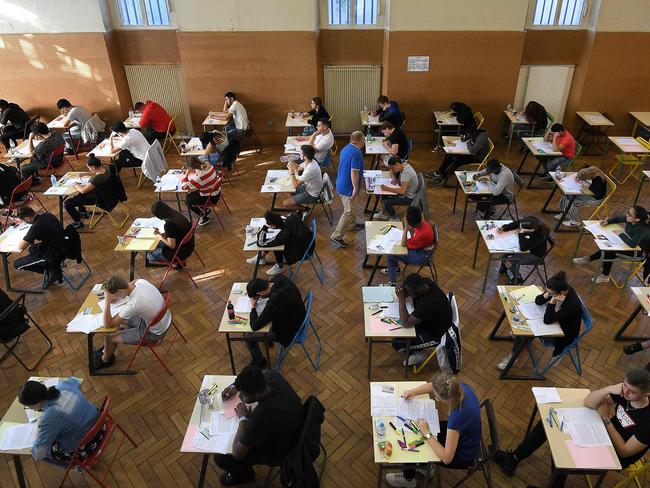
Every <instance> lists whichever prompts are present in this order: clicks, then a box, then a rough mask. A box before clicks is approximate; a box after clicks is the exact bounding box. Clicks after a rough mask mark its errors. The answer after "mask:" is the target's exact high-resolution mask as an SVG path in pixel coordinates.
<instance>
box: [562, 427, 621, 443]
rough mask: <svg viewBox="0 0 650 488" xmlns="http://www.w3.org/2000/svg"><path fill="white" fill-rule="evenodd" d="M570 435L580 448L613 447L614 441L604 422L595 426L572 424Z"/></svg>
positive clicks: (569, 429) (569, 428)
mask: <svg viewBox="0 0 650 488" xmlns="http://www.w3.org/2000/svg"><path fill="white" fill-rule="evenodd" d="M568 431H569V434H571V438H572V439H573V442H575V443H576V445H578V446H582V447H588V446H611V445H612V440H611V439H610V438H609V434H607V429H606V428H605V425H604V424H603V423H602V422H598V423H593V424H570V425H569V427H568Z"/></svg>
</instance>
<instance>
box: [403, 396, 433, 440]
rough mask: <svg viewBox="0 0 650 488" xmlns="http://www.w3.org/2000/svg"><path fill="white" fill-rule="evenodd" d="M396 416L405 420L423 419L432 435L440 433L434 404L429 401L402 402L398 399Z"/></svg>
mask: <svg viewBox="0 0 650 488" xmlns="http://www.w3.org/2000/svg"><path fill="white" fill-rule="evenodd" d="M397 415H399V416H400V417H404V418H406V419H411V420H415V419H419V418H422V419H425V420H426V421H427V422H428V423H429V428H430V429H431V433H432V434H437V433H439V432H440V421H439V419H438V410H437V409H436V402H434V401H433V400H429V399H413V400H404V399H403V398H400V399H399V401H398V402H397Z"/></svg>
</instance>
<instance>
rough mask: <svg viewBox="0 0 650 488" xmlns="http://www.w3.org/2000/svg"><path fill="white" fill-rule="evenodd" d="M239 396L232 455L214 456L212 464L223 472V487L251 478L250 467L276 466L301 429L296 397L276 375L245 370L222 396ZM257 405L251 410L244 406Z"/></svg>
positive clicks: (292, 444) (253, 367)
mask: <svg viewBox="0 0 650 488" xmlns="http://www.w3.org/2000/svg"><path fill="white" fill-rule="evenodd" d="M236 394H239V399H240V400H241V403H239V404H238V405H237V406H236V407H235V413H236V414H237V416H238V417H239V418H242V419H243V420H242V421H241V422H239V428H238V429H237V434H235V440H234V441H233V444H232V454H215V455H214V462H215V464H216V465H217V466H219V467H220V468H221V469H223V470H224V473H223V474H222V475H221V476H220V477H219V480H220V482H221V484H222V485H223V486H234V485H239V484H243V483H248V482H250V481H253V479H255V472H254V471H253V466H255V465H267V466H277V465H278V464H279V463H280V462H281V461H282V458H283V457H284V456H285V455H286V454H287V453H288V452H289V451H290V450H291V448H293V447H294V445H295V443H296V440H297V439H298V437H299V436H300V432H301V430H302V423H303V422H302V419H303V410H302V405H301V402H300V397H298V395H297V394H296V392H295V391H294V389H293V388H292V387H291V385H290V384H289V383H288V382H287V380H285V379H284V378H283V377H282V376H281V375H280V373H278V372H277V371H273V370H267V371H264V372H262V370H260V369H259V368H256V367H255V366H247V367H245V368H244V369H243V370H242V371H241V372H240V373H239V375H237V378H236V379H235V382H234V383H233V384H232V385H231V386H230V387H228V388H226V389H225V390H224V391H223V392H222V393H221V397H222V398H223V399H224V400H226V399H228V398H230V397H232V396H233V395H236ZM253 403H257V406H256V407H255V408H254V409H252V408H251V407H249V406H248V405H251V404H253Z"/></svg>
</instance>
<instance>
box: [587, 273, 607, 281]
mask: <svg viewBox="0 0 650 488" xmlns="http://www.w3.org/2000/svg"><path fill="white" fill-rule="evenodd" d="M608 281H609V275H604V274H599V275H598V276H595V277H594V278H592V279H591V282H592V283H607V282H608Z"/></svg>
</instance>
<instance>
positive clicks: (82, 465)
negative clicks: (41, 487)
mask: <svg viewBox="0 0 650 488" xmlns="http://www.w3.org/2000/svg"><path fill="white" fill-rule="evenodd" d="M110 406H111V397H110V396H109V395H107V396H106V398H104V402H103V403H102V406H101V409H100V410H99V417H97V420H96V421H95V424H94V425H93V426H92V427H91V429H90V430H89V431H88V432H87V433H86V435H84V436H83V437H82V438H81V440H80V441H79V444H78V445H77V448H76V449H75V452H74V455H73V456H72V459H71V460H70V462H69V463H68V466H67V468H66V470H65V475H64V476H63V479H62V480H61V484H60V485H59V488H63V485H64V484H65V481H66V479H67V478H68V474H69V473H70V469H72V467H76V468H77V469H79V470H80V471H81V470H83V471H84V472H85V473H86V474H88V475H89V476H90V477H91V478H92V479H94V480H95V482H97V484H98V485H99V486H101V487H102V488H107V487H108V486H109V485H107V484H106V483H105V482H106V478H107V477H108V475H109V474H110V472H111V468H112V467H113V464H114V463H115V460H116V459H117V456H118V454H119V453H120V451H121V450H122V446H123V445H124V441H125V440H126V439H128V440H129V442H130V443H131V444H132V445H133V447H138V446H137V444H136V443H135V442H134V441H133V439H131V436H129V434H127V433H126V431H125V430H124V429H123V428H122V427H120V424H118V423H117V420H115V419H114V418H113V417H112V416H111V414H110ZM102 428H105V430H104V436H103V437H102V439H101V441H99V445H98V447H97V449H96V450H95V451H94V452H93V453H92V454H90V455H88V456H86V458H84V459H80V458H79V449H80V448H81V447H82V446H84V445H85V444H87V443H89V442H91V441H92V440H93V439H95V437H97V435H98V434H99V432H100V431H101V429H102ZM115 429H117V430H119V431H120V432H121V433H122V436H123V437H122V440H121V442H120V444H119V446H117V450H116V451H115V454H113V457H112V458H111V461H110V463H108V470H107V471H106V473H104V476H102V477H101V478H100V477H98V476H97V475H96V474H95V472H94V471H95V469H93V468H94V467H95V466H96V465H97V464H98V463H99V461H100V459H101V458H102V455H103V454H104V452H105V451H106V446H107V445H108V443H109V442H110V440H111V438H112V437H113V434H114V433H115Z"/></svg>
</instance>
